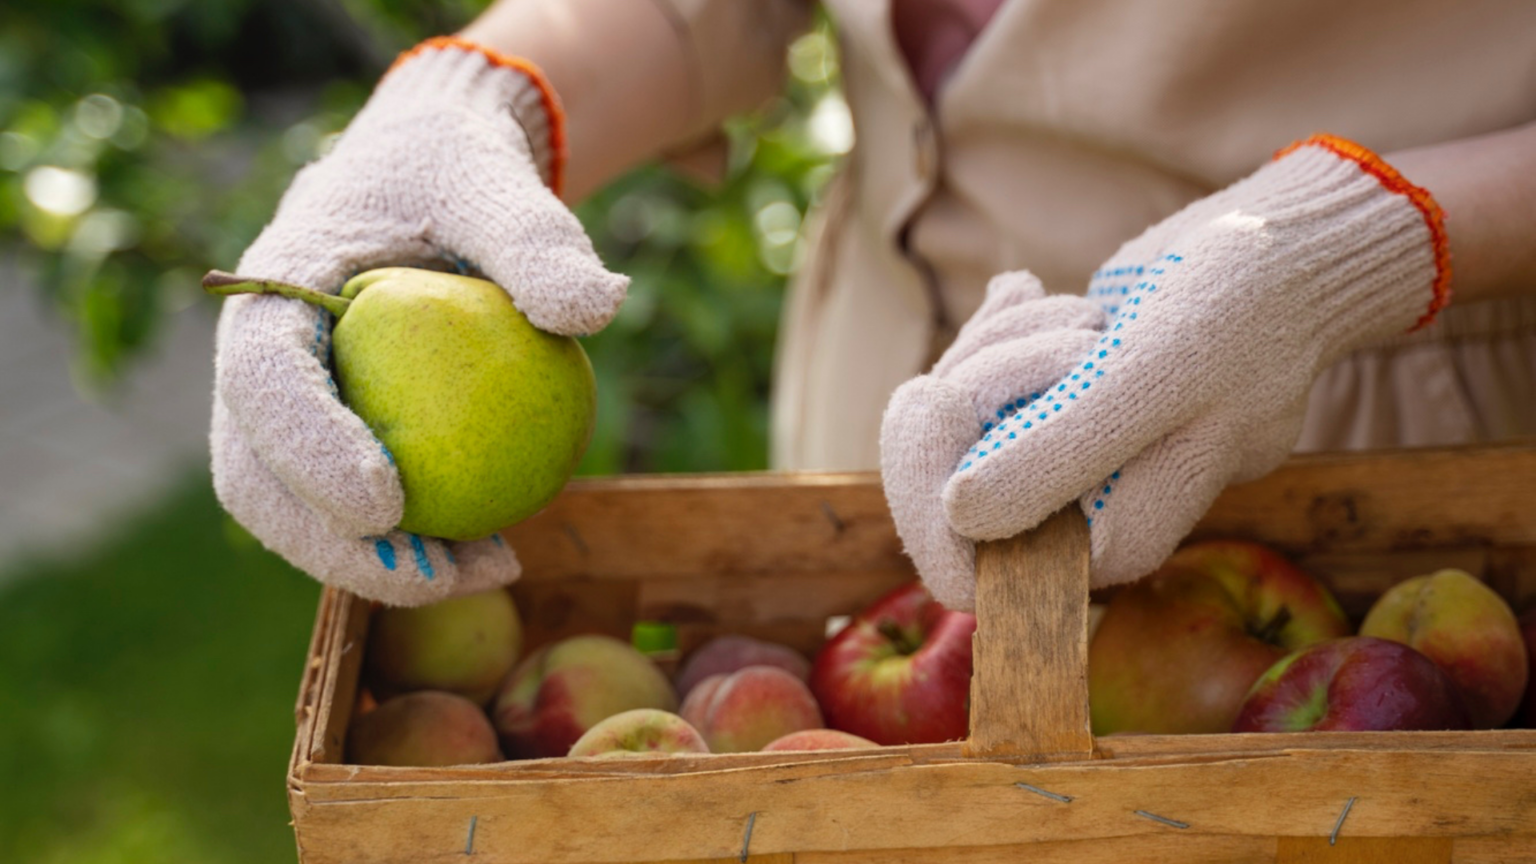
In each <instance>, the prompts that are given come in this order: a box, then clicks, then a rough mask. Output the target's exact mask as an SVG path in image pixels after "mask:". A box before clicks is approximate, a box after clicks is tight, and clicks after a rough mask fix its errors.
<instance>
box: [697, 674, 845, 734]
mask: <svg viewBox="0 0 1536 864" xmlns="http://www.w3.org/2000/svg"><path fill="white" fill-rule="evenodd" d="M678 713H680V714H682V715H683V719H684V720H687V721H688V722H689V723H691V724H693V726H694V728H696V729H698V730H699V733H700V734H702V735H703V736H704V740H705V741H706V742H707V743H708V744H709V749H710V752H712V753H748V752H751V751H753V750H760V749H762V747H763V745H765V744H767V743H769V742H770V741H773V740H774V739H775V738H780V737H783V736H785V735H788V734H789V733H791V732H798V731H800V730H802V729H820V728H821V727H822V726H823V723H822V717H821V709H820V708H819V707H818V706H817V705H816V698H815V697H814V696H812V695H811V691H810V690H809V689H808V688H807V687H806V686H805V683H804V682H802V681H801V680H800V679H799V678H796V677H795V676H794V675H792V674H790V673H788V672H785V671H784V670H783V669H780V668H778V667H777V666H748V667H747V668H745V669H741V670H738V671H736V672H732V673H731V674H729V675H711V676H709V677H708V678H705V679H704V680H703V681H700V682H699V683H698V686H696V687H694V688H693V690H692V692H690V693H689V694H688V698H686V699H684V700H683V707H682V708H681V709H679V712H678Z"/></svg>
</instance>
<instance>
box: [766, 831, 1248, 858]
mask: <svg viewBox="0 0 1536 864" xmlns="http://www.w3.org/2000/svg"><path fill="white" fill-rule="evenodd" d="M1274 860H1275V838H1273V837H1223V836H1220V835H1199V836H1194V837H1171V836H1169V837H1156V836H1145V835H1138V836H1136V837H1105V838H1103V839H1100V840H1064V841H1060V842H1053V843H1031V844H1029V845H1027V846H935V847H931V848H928V849H881V850H879V851H878V852H865V851H850V852H802V853H800V854H798V855H796V856H795V864H1084V862H1106V864H1108V862H1113V864H1122V862H1124V864H1258V862H1265V864H1270V862H1273V861H1274Z"/></svg>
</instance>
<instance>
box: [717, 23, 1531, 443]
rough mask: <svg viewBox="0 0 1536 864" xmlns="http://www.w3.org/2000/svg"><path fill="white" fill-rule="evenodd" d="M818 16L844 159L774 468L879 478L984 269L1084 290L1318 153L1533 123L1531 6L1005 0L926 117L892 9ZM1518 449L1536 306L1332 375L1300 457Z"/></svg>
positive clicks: (789, 378)
mask: <svg viewBox="0 0 1536 864" xmlns="http://www.w3.org/2000/svg"><path fill="white" fill-rule="evenodd" d="M726 2H737V0H726ZM741 5H742V6H746V5H750V4H741ZM828 5H829V6H830V7H831V9H832V12H833V15H834V17H835V19H836V21H837V25H838V28H839V34H840V37H841V40H842V50H843V53H842V62H843V76H844V81H845V86H846V92H847V96H848V101H849V104H850V108H851V110H852V113H853V118H854V126H855V130H856V133H857V144H856V146H855V149H854V152H853V153H852V154H851V156H850V158H849V159H848V160H847V163H846V165H845V166H844V170H843V171H842V173H841V174H840V176H839V177H838V179H837V180H836V181H834V183H835V185H834V188H833V190H832V191H831V193H830V194H829V195H828V198H827V203H826V205H825V206H824V207H823V209H822V212H821V213H820V214H818V216H817V218H816V219H814V220H812V223H813V226H814V227H813V229H812V232H813V233H812V239H811V242H812V254H811V255H809V256H808V259H807V263H806V264H805V266H804V268H803V269H802V271H801V272H800V273H799V275H798V277H797V279H796V281H795V285H794V286H793V289H792V292H791V295H790V297H789V299H788V301H787V304H786V309H785V315H784V321H783V327H782V330H781V337H780V339H781V343H780V350H779V354H778V357H777V359H776V381H775V391H774V397H773V419H772V424H773V428H772V435H773V462H774V464H775V465H776V466H777V467H782V468H828V469H834V468H835V469H854V468H873V467H875V466H876V465H877V464H878V446H877V441H878V432H879V424H880V414H881V411H882V409H883V408H884V406H885V402H886V400H887V398H888V397H889V395H890V393H891V391H892V390H894V389H895V387H896V386H897V385H899V384H900V383H901V382H902V381H904V380H906V379H907V378H910V377H911V376H913V375H916V374H919V373H921V372H922V371H923V370H924V369H925V368H926V367H927V365H928V364H929V363H930V362H931V361H932V359H933V358H934V357H935V356H936V353H935V352H936V351H937V350H939V349H941V348H942V346H943V345H945V344H947V342H948V340H949V338H950V337H951V336H952V335H953V331H954V328H956V327H958V326H959V324H961V323H963V322H964V321H965V319H966V318H967V317H968V316H969V315H970V314H971V313H972V312H973V311H974V310H975V309H976V307H977V306H978V305H979V303H980V301H981V297H982V293H983V291H984V287H985V285H986V282H987V280H988V279H989V278H991V276H993V275H994V274H996V273H998V272H1001V271H1004V270H1012V269H1028V270H1031V271H1033V272H1034V273H1035V274H1036V275H1038V276H1039V277H1040V278H1041V279H1042V280H1043V281H1044V283H1045V285H1046V287H1047V289H1048V290H1050V291H1053V292H1072V293H1077V292H1081V291H1082V290H1084V288H1085V287H1086V285H1087V280H1088V274H1089V273H1091V272H1092V271H1093V269H1094V268H1095V267H1096V266H1097V265H1098V264H1100V263H1101V262H1102V261H1103V260H1104V259H1106V258H1107V257H1109V256H1110V255H1111V254H1112V253H1113V252H1114V251H1115V249H1116V248H1118V247H1119V245H1120V244H1121V243H1123V242H1124V241H1126V240H1128V239H1130V238H1131V237H1133V236H1135V235H1136V234H1138V233H1139V232H1141V231H1142V230H1143V229H1145V228H1146V227H1147V226H1149V225H1152V224H1154V223H1156V222H1157V221H1159V220H1161V219H1162V218H1164V217H1166V216H1168V215H1169V214H1171V213H1173V212H1175V211H1177V210H1178V209H1179V208H1181V207H1183V206H1184V205H1185V204H1187V203H1189V202H1190V201H1193V200H1195V199H1197V198H1200V197H1202V196H1205V195H1207V194H1210V193H1211V192H1213V191H1215V190H1217V189H1220V188H1222V187H1224V186H1226V185H1228V184H1230V183H1232V182H1234V181H1236V180H1238V179H1239V178H1241V177H1243V176H1245V175H1247V174H1249V173H1251V172H1252V171H1253V170H1255V169H1256V168H1257V167H1258V166H1260V165H1261V164H1263V163H1264V161H1265V160H1267V159H1268V158H1269V157H1270V155H1271V154H1272V153H1273V151H1275V150H1276V149H1278V148H1279V147H1281V146H1284V145H1285V144H1287V143H1289V142H1291V141H1293V140H1296V139H1299V138H1303V137H1306V136H1307V135H1310V134H1311V133H1313V132H1318V131H1327V132H1332V133H1334V134H1336V135H1342V136H1344V137H1347V138H1351V139H1354V140H1357V141H1359V142H1361V143H1363V144H1365V145H1366V146H1369V147H1371V148H1373V149H1375V150H1377V151H1378V152H1388V153H1389V152H1391V151H1393V150H1396V149H1400V148H1406V147H1411V146H1415V145H1423V144H1430V143H1436V142H1442V141H1449V140H1454V139H1456V138H1460V137H1465V136H1469V135H1474V134H1480V133H1485V132H1491V131H1496V130H1500V129H1506V128H1510V127H1514V126H1518V125H1522V124H1524V123H1528V122H1531V121H1532V120H1536V3H1533V2H1528V0H1503V2H1495V0H1475V2H1474V0H1462V2H1457V3H1448V2H1445V0H1393V2H1387V0H1376V2H1366V0H1361V2H1355V3H1339V2H1337V0H1286V2H1280V3H1276V2H1257V0H1179V2H1167V3H1127V2H1110V0H1008V2H1007V3H1005V5H1004V6H1003V7H1002V8H1001V9H1000V10H999V11H998V13H997V15H996V17H995V18H994V19H993V20H992V22H991V23H990V24H989V26H988V27H987V29H986V30H985V31H983V32H982V34H981V36H980V38H979V39H978V41H977V42H976V43H975V44H974V45H973V46H972V47H971V50H970V52H969V53H968V54H967V55H966V56H965V57H964V58H963V59H962V60H961V62H960V64H959V66H958V67H957V68H956V70H955V72H954V74H953V76H952V77H951V79H950V80H949V81H948V82H947V84H946V86H945V87H944V88H943V90H942V91H941V92H940V94H939V97H938V102H937V106H936V107H935V109H934V110H932V111H930V110H928V109H927V107H926V106H925V105H924V104H923V103H922V101H921V99H920V97H919V96H918V95H917V93H916V91H915V90H914V89H913V87H912V85H911V82H910V79H909V77H908V73H907V69H906V66H905V63H904V61H903V60H902V58H901V55H900V52H899V51H898V49H897V47H896V44H895V42H894V38H893V36H892V30H891V26H890V21H889V19H888V10H887V7H886V4H885V3H883V2H877V0H836V2H829V3H828ZM1448 219H1449V224H1450V226H1451V229H1452V230H1453V231H1454V225H1455V214H1454V213H1451V214H1449V215H1448ZM1519 435H1536V296H1533V297H1531V298H1526V299H1521V300H1519V301H1501V302H1498V303H1485V304H1472V305H1466V306H1461V307H1456V306H1453V307H1452V308H1451V309H1449V310H1447V312H1446V313H1443V315H1442V318H1441V320H1440V321H1439V322H1438V323H1437V324H1436V325H1434V326H1433V327H1432V328H1430V329H1429V331H1428V332H1425V333H1421V334H1418V335H1416V336H1415V337H1413V338H1410V339H1405V340H1398V341H1397V342H1394V343H1393V344H1391V345H1388V346H1384V347H1382V348H1381V349H1378V350H1373V351H1369V352H1360V353H1359V354H1356V355H1353V356H1351V357H1349V358H1346V359H1345V360H1344V361H1342V362H1341V363H1340V364H1338V365H1337V366H1335V367H1334V368H1332V369H1330V370H1328V371H1326V372H1325V373H1324V375H1323V376H1322V377H1321V378H1320V379H1319V381H1318V384H1317V386H1316V388H1315V389H1314V392H1313V396H1312V402H1311V407H1310V413H1309V416H1308V420H1307V427H1306V431H1305V432H1304V434H1303V438H1302V442H1301V444H1300V445H1299V449H1334V448H1361V447H1373V448H1374V447H1391V446H1415V445H1430V444H1447V443H1459V442H1471V441H1484V440H1495V439H1500V438H1508V437H1513V436H1519Z"/></svg>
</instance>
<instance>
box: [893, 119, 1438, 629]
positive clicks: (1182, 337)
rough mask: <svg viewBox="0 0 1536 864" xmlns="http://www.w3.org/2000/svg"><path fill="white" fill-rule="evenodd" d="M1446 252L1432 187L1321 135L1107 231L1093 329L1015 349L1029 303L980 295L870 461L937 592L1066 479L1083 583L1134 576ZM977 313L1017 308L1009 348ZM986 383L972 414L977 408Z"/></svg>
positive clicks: (1406, 321) (1285, 427)
mask: <svg viewBox="0 0 1536 864" xmlns="http://www.w3.org/2000/svg"><path fill="white" fill-rule="evenodd" d="M1449 274H1450V269H1449V262H1448V256H1447V253H1446V240H1445V233H1444V227H1443V217H1442V215H1441V213H1440V211H1439V208H1438V207H1436V206H1435V204H1434V201H1433V200H1432V199H1431V198H1430V197H1429V195H1428V193H1426V192H1424V191H1423V190H1421V189H1419V188H1417V187H1414V186H1412V185H1411V184H1409V183H1408V182H1407V181H1406V180H1404V179H1403V178H1402V177H1401V176H1399V175H1398V174H1397V173H1396V172H1395V171H1393V170H1392V169H1391V167H1390V166H1387V165H1386V164H1385V163H1383V162H1382V161H1381V160H1380V159H1379V158H1377V157H1376V156H1375V155H1374V154H1372V153H1370V152H1369V151H1367V150H1365V149H1364V148H1362V147H1359V146H1358V145H1355V144H1352V143H1350V142H1347V141H1342V140H1340V139H1336V138H1329V137H1321V136H1320V137H1319V138H1314V139H1312V140H1310V141H1307V142H1304V143H1303V144H1302V145H1300V146H1297V147H1294V148H1292V149H1290V150H1288V151H1287V152H1286V153H1285V154H1283V155H1282V156H1280V157H1278V158H1277V159H1276V160H1275V161H1274V162H1272V163H1270V164H1269V165H1267V166H1265V167H1264V168H1262V169H1260V170H1259V171H1258V172H1256V173H1255V174H1253V175H1252V176H1250V177H1249V178H1247V179H1246V180H1243V181H1241V182H1239V183H1237V184H1235V185H1233V186H1231V187H1229V188H1228V189H1226V190H1224V191H1222V192H1220V193H1217V194H1215V195H1212V196H1210V197H1208V198H1205V199H1203V200H1201V201H1197V202H1195V203H1194V204H1192V205H1190V206H1189V207H1187V208H1186V209H1184V210H1183V211H1181V212H1179V213H1177V214H1175V215H1173V216H1172V217H1170V218H1168V219H1167V220H1165V221H1164V222H1162V223H1160V224H1158V225H1157V226H1155V227H1153V228H1151V229H1150V230H1148V231H1147V232H1146V233H1145V234H1143V235H1142V236H1140V237H1138V238H1136V239H1135V240H1132V241H1131V242H1129V243H1127V244H1126V245H1125V246H1124V247H1122V248H1121V249H1120V251H1119V252H1118V253H1116V254H1115V256H1114V257H1113V258H1111V259H1110V260H1109V262H1107V263H1106V264H1105V265H1104V267H1103V268H1101V269H1100V270H1099V272H1097V273H1095V274H1094V276H1093V278H1092V280H1091V282H1090V287H1089V290H1088V298H1087V299H1088V300H1091V301H1094V302H1096V303H1097V304H1098V305H1099V306H1101V307H1102V308H1103V310H1104V312H1105V313H1106V315H1107V316H1108V320H1107V321H1106V322H1105V324H1104V329H1103V331H1102V333H1096V334H1094V338H1093V339H1092V340H1091V344H1089V345H1086V346H1085V347H1084V350H1082V351H1079V353H1078V354H1077V355H1076V356H1075V357H1074V358H1073V361H1072V362H1070V363H1069V364H1066V365H1065V366H1061V367H1058V368H1054V369H1053V368H1051V363H1046V362H1043V361H1042V360H1039V359H1030V356H1031V355H1036V354H1039V353H1040V352H1041V351H1043V348H1042V345H1043V343H1042V341H1041V340H1042V338H1043V337H1042V336H1041V335H1032V334H1033V332H1034V331H1032V330H1031V329H1030V324H1029V323H1028V320H1029V318H1030V317H1032V316H1025V315H1022V314H1021V315H1020V316H1019V319H1018V320H1017V321H1016V322H1015V323H1012V324H1010V323H1007V322H1005V321H1004V320H1003V318H1002V316H1001V315H999V314H998V313H997V312H996V311H995V310H994V309H992V308H990V307H991V305H992V303H991V298H990V297H989V299H988V303H987V304H985V305H983V307H982V309H981V310H980V311H978V312H977V315H976V317H975V318H973V319H972V321H971V322H969V323H967V325H966V329H965V330H962V331H961V334H960V336H959V338H958V339H957V340H956V343H955V345H954V346H953V347H952V348H951V349H950V353H951V354H955V355H956V356H965V355H970V354H974V355H975V356H976V358H977V359H976V360H973V361H971V363H972V366H973V367H974V369H973V371H971V372H970V373H969V375H968V376H966V377H963V378H962V377H961V376H959V375H958V371H959V370H958V367H953V366H952V367H949V368H945V366H946V362H947V361H949V359H950V355H949V354H946V355H945V358H944V360H942V361H941V362H940V364H939V366H938V367H935V370H934V372H933V374H932V375H930V376H924V377H922V378H918V379H915V380H913V381H910V382H908V383H907V384H904V385H902V387H901V388H900V389H898V390H897V391H896V393H895V394H894V395H893V396H892V399H891V402H890V405H889V407H888V408H887V412H886V416H885V423H884V428H883V430H882V437H881V449H882V462H881V465H882V471H883V474H884V479H885V484H886V490H887V496H888V497H889V498H890V500H891V507H892V511H893V513H894V515H895V517H896V522H897V528H898V531H899V532H900V533H901V536H902V539H903V541H904V542H905V544H906V546H907V549H908V552H909V553H911V554H912V557H913V559H914V561H915V562H916V563H917V565H918V568H919V571H920V572H921V573H922V575H923V577H924V579H925V580H927V581H928V583H929V585H930V588H931V589H932V590H933V591H934V593H935V595H936V596H938V597H939V598H940V599H941V600H942V601H944V602H945V603H946V604H947V605H951V606H954V607H955V608H969V607H970V605H971V603H972V602H973V582H972V579H973V576H972V573H971V570H970V567H971V558H972V554H973V553H972V551H971V546H970V543H971V541H974V540H990V539H1000V538H1004V537H1009V536H1012V535H1015V534H1018V533H1020V532H1022V531H1026V530H1028V529H1030V528H1033V527H1035V526H1036V525H1038V524H1040V523H1041V522H1042V521H1044V520H1045V518H1046V517H1047V516H1049V515H1050V514H1051V513H1052V512H1054V511H1055V510H1057V509H1060V508H1061V507H1062V506H1064V505H1066V504H1068V503H1070V502H1072V501H1074V500H1076V501H1077V502H1078V503H1079V505H1080V506H1081V508H1082V510H1083V512H1084V514H1085V515H1086V516H1087V517H1088V521H1089V526H1090V535H1091V538H1092V540H1091V542H1092V574H1093V575H1092V584H1093V586H1094V587H1100V586H1104V585H1110V584H1115V583H1119V582H1126V581H1131V580H1134V579H1138V578H1140V577H1141V576H1143V575H1145V574H1146V573H1148V572H1150V571H1151V570H1153V569H1155V568H1156V567H1157V566H1158V565H1159V564H1161V563H1162V561H1163V560H1164V559H1166V558H1167V556H1168V555H1169V554H1171V553H1172V551H1173V549H1174V548H1175V546H1177V544H1178V543H1179V541H1180V540H1182V539H1183V538H1184V536H1185V535H1186V534H1188V533H1189V530H1190V529H1191V528H1192V527H1194V524H1195V522H1196V521H1197V520H1198V519H1199V518H1200V517H1201V516H1202V515H1203V514H1204V513H1205V511H1206V509H1207V508H1208V507H1209V506H1210V504H1211V502H1212V501H1213V500H1214V499H1215V497H1216V495H1217V494H1218V493H1219V492H1220V491H1221V490H1222V489H1223V488H1224V487H1225V486H1226V485H1227V484H1229V483H1232V482H1238V481H1242V480H1247V479H1253V478H1255V477H1258V476H1261V475H1263V474H1265V473H1267V472H1268V471H1270V470H1272V469H1273V468H1275V467H1276V466H1277V465H1278V464H1279V463H1280V462H1281V461H1283V460H1284V459H1285V458H1286V457H1287V456H1288V455H1289V453H1290V452H1291V448H1292V446H1293V445H1294V444H1295V441H1296V438H1297V437H1298V435H1299V434H1300V430H1301V422H1302V417H1303V412H1304V410H1305V407H1306V402H1307V395H1308V392H1309V390H1310V388H1311V385H1312V382H1313V379H1314V378H1316V376H1317V375H1318V373H1319V372H1321V371H1322V370H1323V369H1324V368H1325V367H1327V366H1328V365H1329V364H1330V363H1332V362H1334V361H1335V360H1336V359H1338V358H1339V357H1341V356H1342V355H1344V354H1345V353H1347V352H1349V351H1352V350H1355V349H1358V348H1360V347H1363V346H1366V345H1369V344H1370V343H1372V342H1373V341H1377V340H1381V339H1383V338H1386V337H1389V336H1393V335H1395V334H1398V333H1402V332H1404V331H1406V330H1408V329H1410V328H1413V327H1415V326H1417V325H1422V324H1425V323H1427V322H1428V321H1429V320H1430V319H1431V318H1432V317H1433V315H1434V313H1435V312H1436V311H1438V310H1439V308H1440V307H1441V306H1443V305H1444V303H1445V302H1446V300H1447V299H1448V289H1447V284H1448V279H1449ZM1052 299H1054V298H1052ZM1044 302H1046V301H1043V300H1042V301H1033V303H1035V304H1039V303H1044ZM1024 305H1025V306H1026V307H1028V306H1029V305H1031V304H1024ZM984 327H987V328H990V329H999V330H1004V329H1009V328H1015V331H1014V332H1016V333H1018V334H1021V335H1018V336H1017V337H1015V339H1016V341H1018V342H1019V343H1020V347H1019V349H1017V350H1018V352H1019V353H1020V356H1019V357H1013V356H1011V355H1009V356H1007V357H1006V359H1005V357H1003V356H999V357H997V358H996V359H993V360H990V361H989V362H988V364H987V366H986V367H983V366H982V365H981V363H980V358H981V357H983V356H984V355H985V353H986V351H985V350H983V351H977V350H976V348H975V347H974V345H973V344H972V342H973V341H975V340H974V337H973V336H971V335H970V334H971V333H979V332H982V330H983V328H984ZM1073 335H1074V338H1078V339H1081V334H1080V333H1074V334H1073ZM994 341H995V342H998V344H1000V345H1007V344H1008V343H1007V342H1006V341H1001V340H998V339H996V337H994ZM1010 362H1011V363H1016V364H1020V366H1021V368H1018V369H1015V368H1011V367H1009V366H1008V365H1007V363H1010ZM1052 362H1056V358H1055V357H1054V356H1053V357H1052ZM1043 373H1049V374H1048V377H1049V386H1047V387H1041V386H1040V385H1041V384H1042V381H1041V379H1040V375H1041V374H1043ZM990 376H996V377H995V378H993V377H990ZM1010 376H1012V377H1010ZM935 378H937V379H944V378H950V379H954V380H953V384H954V385H955V386H958V387H959V388H961V389H962V390H964V391H965V392H967V393H969V394H970V395H971V397H972V401H973V402H974V403H975V409H976V410H973V411H971V412H968V413H965V414H963V415H962V412H960V411H959V409H958V406H956V405H955V404H953V403H954V397H953V395H952V394H949V395H947V396H943V397H941V396H940V395H939V392H938V391H937V389H936V384H935V383H933V381H934V379H935ZM980 379H984V380H980ZM1021 393H1027V394H1031V395H1029V396H1027V397H1026V398H1025V399H1024V400H1022V404H1021V403H1020V401H1019V400H1018V399H1016V398H1015V397H1016V396H1017V395H1018V394H1021ZM1035 393H1038V394H1039V395H1038V396H1036V395H1032V394H1035ZM1010 394H1012V395H1010ZM1010 399H1012V400H1013V401H1012V403H1011V404H1010ZM946 400H947V401H946ZM999 405H1000V406H1002V410H1001V412H997V411H996V410H994V411H993V417H994V420H995V422H996V424H997V425H996V426H994V427H993V428H991V429H989V430H987V431H985V432H982V431H981V430H980V429H979V428H978V427H977V423H976V417H977V416H978V414H981V415H985V414H986V413H987V412H986V411H984V410H982V409H983V407H984V406H999ZM978 438H980V440H979V441H978V440H977V439H978ZM962 441H963V442H964V443H963V444H961V443H959V442H962ZM929 451H931V452H929ZM945 464H947V466H948V467H947V469H945V470H944V471H938V469H937V468H936V467H935V466H942V465H945ZM936 471H937V472H938V473H940V474H943V479H942V482H941V483H938V484H937V485H935V483H934V482H933V481H934V480H935V478H936ZM919 477H921V478H924V479H923V480H922V481H919V480H917V479H915V478H919ZM935 495H937V496H939V497H940V498H941V502H942V503H941V504H935V503H934V502H933V500H932V499H933V497H934V496H935ZM913 499H921V500H916V501H914V500H913ZM939 509H942V511H943V514H944V516H945V517H947V518H945V519H943V520H939V519H938V518H937V517H936V516H935V512H936V511H937V510H939Z"/></svg>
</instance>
